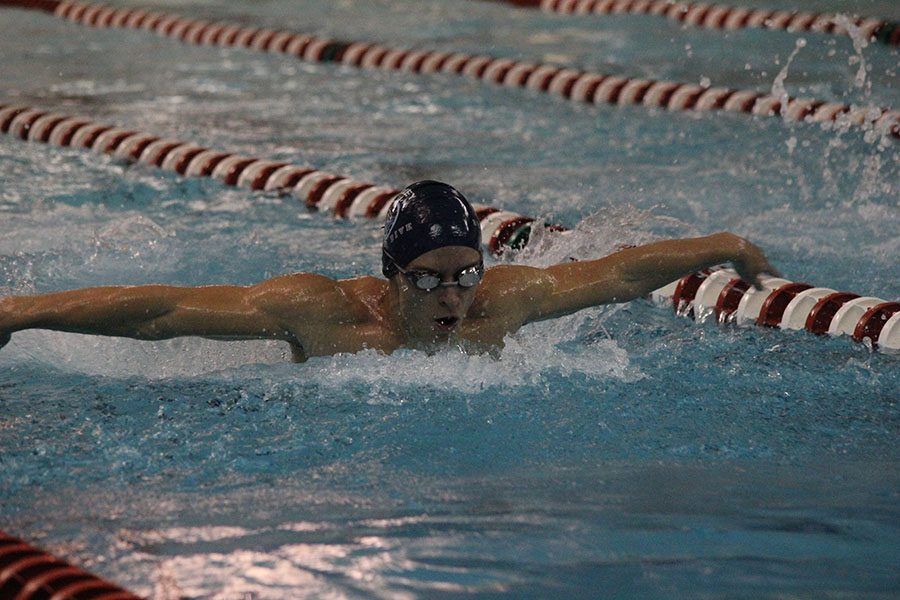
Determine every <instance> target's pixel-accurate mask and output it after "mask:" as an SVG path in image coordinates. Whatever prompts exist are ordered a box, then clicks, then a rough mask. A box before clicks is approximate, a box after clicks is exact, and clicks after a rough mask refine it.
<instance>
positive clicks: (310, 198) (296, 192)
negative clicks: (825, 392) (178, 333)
mask: <svg viewBox="0 0 900 600" xmlns="http://www.w3.org/2000/svg"><path fill="white" fill-rule="evenodd" d="M0 132H2V133H4V134H7V135H10V136H12V137H14V138H17V139H20V140H25V141H31V142H41V143H46V144H51V145H54V146H68V147H74V148H86V149H92V150H94V151H96V152H100V153H103V154H108V155H111V156H113V157H115V158H118V159H121V160H124V161H128V162H131V163H138V164H142V165H147V166H153V167H157V168H160V169H162V170H164V171H170V172H175V173H177V174H179V175H183V176H187V177H211V178H213V179H217V180H219V181H220V182H222V183H224V184H225V185H228V186H234V187H242V188H247V189H251V190H264V191H267V192H272V193H278V194H281V195H290V196H293V197H295V198H297V199H298V200H299V201H300V202H301V203H302V204H304V205H305V206H306V207H307V208H309V209H310V210H316V211H321V212H326V213H331V214H332V215H334V216H335V217H338V218H349V217H367V218H370V219H384V217H385V216H386V214H387V211H388V208H389V207H390V201H391V200H392V199H393V197H394V196H395V195H396V194H397V193H398V192H399V191H400V190H399V189H397V188H393V187H388V186H383V185H376V184H374V183H366V182H362V181H357V180H355V179H351V178H349V177H345V176H342V175H337V174H334V173H329V172H326V171H320V170H317V169H314V168H311V167H305V166H298V165H291V164H289V163H286V162H283V161H273V160H267V159H262V158H255V157H251V156H244V155H241V154H237V153H231V152H223V151H218V150H213V149H210V148H207V147H205V146H202V145H199V144H195V143H192V142H181V141H178V140H174V139H170V138H162V137H159V136H155V135H152V134H149V133H144V132H141V131H136V130H132V129H125V128H121V127H115V126H113V125H104V124H100V123H95V122H93V121H92V120H90V119H87V118H83V117H77V116H69V115H66V114H62V113H55V112H48V111H43V110H39V109H36V108H32V107H28V106H21V105H5V104H0ZM473 207H474V208H475V212H476V214H477V215H478V219H479V221H480V223H481V231H482V239H483V240H484V241H485V246H486V248H487V250H488V252H490V253H491V254H494V255H500V254H502V253H503V252H505V251H506V250H507V249H510V248H513V249H518V248H522V247H524V246H525V245H526V244H527V243H528V240H529V238H530V235H531V230H532V227H534V226H535V224H536V220H535V219H534V218H532V217H527V216H524V215H520V214H518V213H514V212H510V211H506V210H502V209H500V208H495V207H492V206H486V205H483V204H474V205H473ZM545 227H547V228H548V229H550V230H556V231H563V228H562V227H559V226H553V225H551V226H545ZM776 282H777V283H779V285H777V286H775V283H776ZM782 283H783V284H784V285H781V284H782ZM789 283H790V284H791V285H793V286H795V287H790V286H788V284H789ZM766 285H767V286H769V287H767V288H766V289H768V290H769V292H768V293H767V294H765V295H761V294H762V292H757V291H756V290H754V289H753V288H751V286H750V285H749V284H747V283H746V282H743V281H741V280H740V278H738V277H737V275H736V274H735V273H734V272H733V271H728V270H722V271H717V272H716V273H714V274H709V273H708V272H704V273H696V274H692V275H689V276H687V277H685V278H682V279H680V280H679V281H676V282H673V283H672V284H670V285H668V286H665V287H663V288H661V289H660V290H657V291H656V292H654V293H653V294H652V297H653V298H654V299H655V300H656V301H658V302H664V303H668V304H671V305H673V306H674V307H675V310H676V312H678V313H679V314H696V315H698V316H699V315H701V314H702V313H703V312H704V311H707V309H711V310H714V311H715V312H716V315H717V316H718V317H719V318H720V319H721V320H725V319H726V318H727V317H728V316H729V315H731V314H735V315H736V316H737V320H738V322H739V323H745V322H753V323H756V324H758V325H764V326H777V327H781V328H783V329H804V328H805V329H807V330H808V331H812V332H814V333H832V334H840V333H847V334H850V335H852V336H853V338H854V339H855V340H857V341H865V340H869V342H870V343H871V345H872V346H873V347H881V348H886V349H898V348H900V311H898V309H900V303H896V302H893V303H891V302H886V301H884V300H880V299H877V298H860V297H859V296H858V295H857V294H849V293H838V292H835V291H834V290H826V289H825V288H811V286H808V285H807V286H806V287H804V288H803V289H801V288H800V287H796V286H798V285H801V284H793V283H791V282H787V281H786V280H782V279H778V280H774V279H770V280H767V283H766ZM803 285H805V284H803ZM807 288H811V289H807ZM716 294H718V295H716ZM720 296H721V298H720ZM798 298H799V299H798ZM813 300H815V302H812V301H813ZM804 311H805V312H804ZM810 315H814V316H812V317H810ZM803 319H806V320H805V321H804V320H803ZM798 323H802V324H801V325H799V326H797V324H798ZM851 325H852V326H853V327H850V326H851Z"/></svg>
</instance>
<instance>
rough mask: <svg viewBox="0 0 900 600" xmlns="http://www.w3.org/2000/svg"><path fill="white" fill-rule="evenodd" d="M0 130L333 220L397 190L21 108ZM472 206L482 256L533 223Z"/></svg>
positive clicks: (3, 117)
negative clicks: (255, 194)
mask: <svg viewBox="0 0 900 600" xmlns="http://www.w3.org/2000/svg"><path fill="white" fill-rule="evenodd" d="M0 132H2V133H4V134H7V135H10V136H12V137H14V138H17V139H20V140H25V141H30V142H41V143H46V144H50V145H54V146H69V147H73V148H86V149H91V150H94V151H96V152H100V153H103V154H108V155H111V156H113V157H115V158H118V159H121V160H125V161H127V162H131V163H139V164H142V165H148V166H153V167H157V168H160V169H162V170H164V171H170V172H174V173H177V174H179V175H184V176H187V177H211V178H213V179H217V180H219V181H221V182H222V183H224V184H225V185H228V186H234V187H242V188H247V189H251V190H263V191H267V192H273V193H277V194H281V195H290V196H293V197H295V198H297V199H298V200H299V201H300V202H301V203H302V204H304V205H305V206H306V207H307V208H309V209H310V210H316V211H320V212H325V213H330V214H332V215H334V216H335V217H338V218H349V217H367V218H370V219H384V218H385V216H386V215H387V211H388V204H389V202H390V200H391V199H393V197H394V196H395V195H396V194H397V193H398V192H399V191H400V190H399V189H397V188H393V187H388V186H383V185H376V184H374V183H368V182H363V181H358V180H356V179H352V178H350V177H346V176H343V175H338V174H335V173H330V172H327V171H320V170H318V169H315V168H312V167H308V166H299V165H292V164H289V163H287V162H283V161H273V160H267V159H262V158H256V157H252V156H245V155H242V154H238V153H233V152H223V151H219V150H214V149H210V148H207V147H205V146H201V145H199V144H195V143H192V142H182V141H179V140H174V139H170V138H162V137H159V136H156V135H153V134H150V133H145V132H141V131H137V130H134V129H126V128H122V127H116V126H114V125H106V124H102V123H95V122H94V121H92V120H91V119H88V118H84V117H79V116H71V115H66V114H63V113H56V112H48V111H44V110H40V109H37V108H33V107H29V106H22V105H6V104H0ZM473 208H475V211H476V213H477V215H478V218H479V220H480V222H481V232H482V239H484V241H485V246H486V247H487V250H488V251H489V252H490V253H492V254H495V255H499V254H502V253H503V251H504V250H505V249H506V248H519V247H522V246H524V245H525V243H526V242H527V240H528V237H529V235H530V233H531V228H532V224H533V223H534V222H535V219H533V218H531V217H526V216H524V215H520V214H518V213H514V212H510V211H506V210H501V209H499V208H494V207H491V206H486V205H482V204H474V205H473ZM549 228H550V229H561V228H559V227H557V226H552V225H551V226H549Z"/></svg>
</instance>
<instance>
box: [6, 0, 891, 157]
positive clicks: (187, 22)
mask: <svg viewBox="0 0 900 600" xmlns="http://www.w3.org/2000/svg"><path fill="white" fill-rule="evenodd" d="M0 6H10V7H18V8H27V9H34V10H42V11H46V12H52V13H53V14H54V15H56V16H57V17H60V18H63V19H66V20H69V21H72V22H74V23H79V24H82V25H87V26H90V27H96V28H130V29H140V30H147V31H154V32H156V33H157V34H159V35H161V36H164V37H169V38H174V39H176V40H179V41H181V42H184V43H187V44H194V45H201V46H221V47H237V48H246V49H252V50H257V51H261V52H270V53H278V54H286V55H289V56H293V57H296V58H299V59H301V60H306V61H313V62H324V63H338V64H341V65H346V66H352V67H358V68H363V69H383V70H390V71H400V72H406V73H425V74H427V73H445V74H455V75H461V76H464V77H469V78H471V79H477V80H482V81H487V82H489V83H494V84H498V85H502V86H504V87H512V88H527V89H529V90H532V91H537V92H546V93H550V94H554V95H558V96H562V97H563V98H566V99H570V100H572V101H576V102H585V103H588V104H597V105H600V104H612V105H617V106H626V105H642V106H645V107H648V108H656V109H666V110H669V111H681V110H692V111H716V112H719V111H727V112H739V113H745V114H751V115H757V116H778V117H782V118H783V119H784V120H786V121H792V122H807V123H819V124H835V125H838V126H855V127H861V128H863V129H873V130H874V131H875V132H877V133H884V134H888V135H890V136H892V137H894V138H897V139H900V112H898V111H894V110H891V109H887V108H879V107H875V106H851V105H847V104H843V103H839V102H824V101H821V100H815V99H810V98H793V97H790V96H787V97H779V96H775V95H772V94H766V93H762V92H757V91H752V90H734V89H729V88H724V87H704V86H701V85H697V84H693V83H679V82H674V81H659V80H653V79H643V78H637V79H634V78H628V77H620V76H616V75H606V74H602V73H595V72H590V71H582V70H578V69H570V68H563V67H559V66H554V65H549V64H540V63H531V62H521V61H517V60H512V59H509V58H494V57H490V56H483V55H470V54H464V53H451V52H439V51H430V50H413V49H400V48H390V47H387V46H382V45H379V44H373V43H366V42H341V41H336V40H331V39H327V38H318V37H313V36H309V35H303V34H298V33H290V32H286V31H276V30H272V29H265V28H256V27H242V26H240V25H235V24H230V23H224V22H209V21H203V20H195V19H189V18H185V17H181V16H179V15H175V14H168V13H160V12H150V11H146V10H143V9H140V8H114V7H110V6H105V5H101V4H93V3H84V2H74V1H70V0H0Z"/></svg>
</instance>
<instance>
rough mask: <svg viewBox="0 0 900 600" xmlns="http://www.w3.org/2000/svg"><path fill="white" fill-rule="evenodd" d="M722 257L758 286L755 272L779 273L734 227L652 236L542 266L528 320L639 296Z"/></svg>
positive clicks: (721, 261)
mask: <svg viewBox="0 0 900 600" xmlns="http://www.w3.org/2000/svg"><path fill="white" fill-rule="evenodd" d="M724 262H730V263H731V264H732V265H734V268H735V270H737V272H738V274H739V275H740V276H741V278H742V279H744V280H745V281H747V282H749V283H752V284H753V285H755V286H757V287H758V286H759V280H758V278H759V275H760V273H763V272H766V273H770V274H773V275H777V274H778V271H777V270H776V269H775V268H773V267H772V265H770V264H769V261H768V260H767V259H766V257H765V255H764V254H763V252H762V250H760V249H759V248H758V247H757V246H755V245H754V244H752V243H750V242H748V241H747V240H745V239H744V238H741V237H739V236H736V235H734V234H733V233H727V232H724V233H717V234H714V235H710V236H706V237H699V238H689V239H680V240H666V241H662V242H655V243H652V244H647V245H644V246H638V247H636V248H627V249H625V250H620V251H619V252H615V253H613V254H610V255H609V256H606V257H603V258H601V259H598V260H586V261H579V262H571V263H563V264H559V265H554V266H552V267H549V268H547V269H545V270H544V275H545V277H546V279H545V284H544V286H543V290H544V293H543V294H542V296H541V299H540V302H539V303H538V305H537V306H536V313H535V314H534V315H533V316H532V318H531V319H529V320H533V321H537V320H541V319H548V318H552V317H557V316H561V315H566V314H570V313H573V312H575V311H578V310H581V309H583V308H587V307H589V306H595V305H598V304H607V303H612V302H627V301H629V300H633V299H635V298H641V297H644V296H647V295H648V294H650V292H652V291H653V290H655V289H658V288H660V287H662V286H664V285H666V284H668V283H671V282H672V281H675V280H676V279H678V278H680V277H683V276H684V275H687V274H688V273H692V272H694V271H697V270H699V269H703V268H705V267H710V266H713V265H717V264H720V263H724Z"/></svg>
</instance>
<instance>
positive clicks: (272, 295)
mask: <svg viewBox="0 0 900 600" xmlns="http://www.w3.org/2000/svg"><path fill="white" fill-rule="evenodd" d="M329 282H330V284H329ZM329 287H331V288H333V287H334V282H333V280H330V279H328V278H325V277H321V276H316V275H305V274H298V275H288V276H284V277H278V278H275V279H270V280H268V281H265V282H263V283H260V284H257V285H254V286H246V287H245V286H231V285H215V286H203V287H176V286H165V285H143V286H122V287H95V288H85V289H80V290H72V291H67V292H55V293H50V294H42V295H38V296H10V297H6V298H0V347H2V346H3V345H5V344H6V343H8V342H9V338H10V336H11V335H12V334H13V333H15V332H16V331H22V330H24V329H52V330H55V331H66V332H72V333H85V334H93V335H109V336H120V337H130V338H135V339H141V340H163V339H169V338H173V337H179V336H204V337H212V338H218V339H281V340H287V341H292V342H297V341H300V340H298V339H297V336H296V330H295V324H296V323H298V322H300V323H303V322H316V320H318V319H322V318H323V316H324V314H323V313H324V312H325V310H326V308H327V307H328V303H327V300H326V301H324V302H323V295H324V296H327V290H328V288H329ZM323 292H324V293H323ZM332 306H333V305H332Z"/></svg>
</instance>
